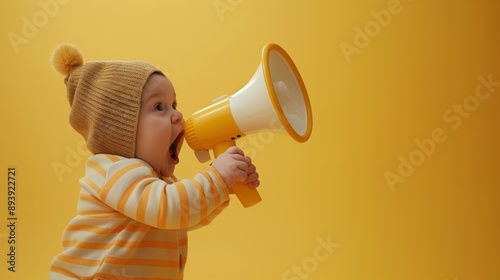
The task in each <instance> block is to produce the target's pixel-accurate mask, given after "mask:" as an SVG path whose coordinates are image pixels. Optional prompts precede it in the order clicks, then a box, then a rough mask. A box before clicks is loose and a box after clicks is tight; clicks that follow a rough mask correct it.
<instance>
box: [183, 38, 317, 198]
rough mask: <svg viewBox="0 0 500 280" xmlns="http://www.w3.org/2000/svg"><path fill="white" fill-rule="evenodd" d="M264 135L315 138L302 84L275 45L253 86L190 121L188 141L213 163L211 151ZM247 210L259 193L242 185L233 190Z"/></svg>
mask: <svg viewBox="0 0 500 280" xmlns="http://www.w3.org/2000/svg"><path fill="white" fill-rule="evenodd" d="M264 129H271V130H272V131H276V132H285V133H288V135H290V136H291V137H292V138H293V139H295V140H296V141H298V142H305V141H307V140H308V139H309V137H310V135H311V132H312V112H311V104H310V101H309V96H308V95H307V90H306V87H305V85H304V82H303V80H302V78H301V76H300V74H299V71H298V70H297V67H296V66H295V64H294V63H293V61H292V59H291V58H290V56H289V55H288V54H287V53H286V52H285V50H284V49H283V48H281V47H280V46H278V45H277V44H274V43H269V44H266V45H265V46H264V48H263V50H262V59H261V63H260V65H259V67H258V69H257V71H256V72H255V74H254V75H253V77H252V78H251V79H250V81H249V82H248V83H247V84H246V85H245V86H244V87H243V88H241V89H240V90H239V91H237V92H236V93H234V94H233V95H231V96H222V97H221V98H218V99H216V100H214V102H213V104H211V105H210V106H207V107H205V108H203V109H201V110H199V111H197V112H195V113H193V115H192V116H191V117H189V118H188V119H187V120H186V125H185V128H184V135H185V138H186V142H187V143H188V145H189V147H191V149H193V150H194V151H195V154H196V157H197V158H198V160H199V161H200V162H205V161H208V160H210V154H209V152H208V151H209V150H213V152H214V156H215V157H218V156H219V155H220V154H222V153H223V152H225V151H226V150H227V149H228V148H229V147H231V146H234V145H236V140H238V139H240V138H242V137H244V136H245V135H246V134H250V133H256V132H259V131H262V130H264ZM233 191H234V193H235V194H236V197H237V198H238V199H239V200H240V202H241V204H242V205H243V206H244V207H250V206H252V205H255V204H257V203H258V202H260V201H261V200H262V199H261V197H260V195H259V193H258V191H257V190H256V189H255V188H250V187H248V186H247V185H245V184H243V183H237V184H235V185H234V186H233Z"/></svg>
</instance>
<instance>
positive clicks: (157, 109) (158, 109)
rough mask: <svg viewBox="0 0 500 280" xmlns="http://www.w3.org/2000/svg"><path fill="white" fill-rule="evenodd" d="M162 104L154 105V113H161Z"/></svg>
mask: <svg viewBox="0 0 500 280" xmlns="http://www.w3.org/2000/svg"><path fill="white" fill-rule="evenodd" d="M163 109H164V108H163V104H161V103H156V105H155V111H163Z"/></svg>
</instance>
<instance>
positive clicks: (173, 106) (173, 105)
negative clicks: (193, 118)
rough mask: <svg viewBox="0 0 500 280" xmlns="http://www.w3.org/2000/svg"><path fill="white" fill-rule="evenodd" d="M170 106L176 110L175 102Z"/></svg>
mask: <svg viewBox="0 0 500 280" xmlns="http://www.w3.org/2000/svg"><path fill="white" fill-rule="evenodd" d="M172 108H174V110H177V102H174V103H172Z"/></svg>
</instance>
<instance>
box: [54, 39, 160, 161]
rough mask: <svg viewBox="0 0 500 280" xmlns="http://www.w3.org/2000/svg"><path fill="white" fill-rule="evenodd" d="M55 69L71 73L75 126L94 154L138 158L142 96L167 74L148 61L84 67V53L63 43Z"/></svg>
mask: <svg viewBox="0 0 500 280" xmlns="http://www.w3.org/2000/svg"><path fill="white" fill-rule="evenodd" d="M51 62H52V67H53V68H54V69H55V70H56V71H58V72H59V73H61V74H63V75H66V78H65V79H64V83H65V84H66V88H67V97H68V101H69V104H70V106H71V111H70V115H69V122H70V124H71V126H72V127H73V128H74V129H75V130H76V131H77V132H78V133H80V134H81V135H83V137H84V138H85V140H86V142H87V148H88V149H89V150H90V151H91V152H92V153H94V154H99V153H105V154H114V155H119V156H124V157H128V158H132V157H135V139H136V131H137V122H138V117H139V111H140V108H141V95H142V90H143V88H144V85H145V84H146V81H147V79H148V78H149V76H151V74H153V73H160V74H161V72H160V71H159V70H158V69H156V67H154V66H152V65H151V64H149V63H146V62H142V61H94V62H87V63H85V64H84V63H83V58H82V55H81V53H80V52H79V51H78V49H77V48H76V47H75V46H73V45H70V44H61V45H59V46H58V47H56V49H55V50H54V52H53V53H52V57H51Z"/></svg>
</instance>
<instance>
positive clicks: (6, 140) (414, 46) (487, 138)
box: [0, 0, 500, 280]
mask: <svg viewBox="0 0 500 280" xmlns="http://www.w3.org/2000/svg"><path fill="white" fill-rule="evenodd" d="M44 3H52V4H54V3H55V4H56V5H52V6H50V8H47V7H46V6H47V5H48V4H47V5H45V4H44ZM396 8H397V9H396ZM381 10H386V11H390V10H392V11H393V12H394V11H397V13H392V12H390V13H391V17H390V20H389V19H388V18H387V17H385V19H384V18H383V17H382V16H383V15H387V13H384V12H380V11H381ZM0 11H1V12H0V13H1V16H0V35H1V36H0V58H1V59H0V71H1V72H0V77H1V82H0V93H1V103H0V104H1V105H0V112H1V113H0V114H1V127H0V128H1V131H2V132H1V133H2V139H1V154H0V163H1V164H0V169H1V170H0V182H1V183H0V186H2V188H1V189H0V278H1V279H45V278H46V277H47V275H48V268H49V265H50V262H51V259H52V257H53V256H54V255H56V254H57V253H59V252H60V251H61V234H62V231H63V229H64V227H65V226H66V224H67V223H68V221H69V220H70V219H71V218H72V217H73V215H74V214H75V209H76V201H77V193H78V191H79V184H78V179H79V178H80V177H81V176H82V174H83V166H84V159H85V157H87V156H88V154H86V152H85V151H84V150H83V149H82V148H81V145H82V140H81V137H80V136H79V135H78V134H76V133H75V132H74V131H73V130H72V129H71V127H70V126H69V124H68V112H69V106H68V103H67V100H66V96H65V87H64V84H63V77H62V76H61V75H59V74H57V73H55V72H54V71H53V70H52V69H51V67H50V64H49V56H50V54H51V52H52V49H53V48H54V47H55V46H56V45H57V44H59V43H61V42H71V43H73V44H75V45H77V46H78V47H79V48H80V50H81V51H82V53H83V55H84V59H85V60H87V61H91V60H101V59H139V60H146V61H149V62H152V63H154V64H156V65H158V66H159V67H160V68H161V69H163V70H164V71H165V72H166V73H167V75H168V76H169V77H170V79H171V80H172V82H173V83H174V85H175V87H176V91H177V93H178V100H179V108H180V110H181V111H182V112H183V113H184V115H185V117H187V116H188V115H189V114H191V113H193V112H194V111H196V110H198V109H201V108H203V107H205V106H207V105H208V104H210V102H211V100H212V99H214V98H216V97H218V96H220V95H222V94H231V93H233V92H235V91H236V90H238V89H239V88H241V87H242V86H243V85H244V84H245V83H246V82H247V81H248V80H249V79H250V77H251V76H252V75H253V73H254V71H255V70H256V68H257V66H258V64H259V63H260V52H261V49H262V47H263V46H264V44H265V43H268V42H275V43H278V44H279V45H281V46H282V47H283V48H284V49H285V50H287V52H288V53H289V54H290V55H291V57H292V58H293V60H294V61H295V63H296V65H297V67H298V68H299V70H300V72H301V74H302V77H303V79H304V81H305V84H306V87H307V89H308V92H309V96H310V99H311V103H312V106H313V115H314V128H313V133H312V136H311V138H310V140H309V141H308V142H307V143H304V144H299V143H296V142H294V141H293V140H292V139H291V138H289V137H287V136H284V135H274V134H269V133H267V132H265V131H263V132H261V133H258V134H254V135H252V136H247V137H246V138H244V139H242V140H240V145H241V146H242V147H244V149H245V151H246V152H247V153H248V154H250V155H252V156H253V157H254V160H255V163H256V165H257V167H258V170H259V172H260V175H261V179H262V185H261V188H260V193H261V195H262V197H263V201H262V203H261V204H259V205H258V206H255V207H252V208H249V209H243V208H242V207H241V206H240V205H239V203H238V202H237V200H236V199H234V200H233V202H232V204H231V206H230V208H229V209H227V210H226V211H225V212H223V214H222V215H221V216H220V217H219V218H218V219H216V220H215V221H214V223H213V224H212V225H211V226H209V227H206V228H204V229H200V230H198V231H194V232H191V233H190V247H189V250H190V255H189V259H188V264H187V271H186V273H185V279H242V280H243V279H252V280H253V279H277V280H278V279H293V280H297V279H350V280H354V279H394V280H396V279H407V280H409V279H428V280H431V279H435V280H445V279H448V280H451V279H457V280H458V279H459V280H463V279H500V265H499V264H500V203H499V199H500V191H499V183H500V172H499V171H500V149H499V145H498V143H500V133H499V132H498V131H499V128H500V125H499V118H500V110H499V109H500V96H499V95H500V87H498V86H495V87H492V89H493V92H491V94H490V96H489V97H488V98H484V100H479V99H477V98H476V99H474V94H475V90H476V87H477V86H478V85H480V82H479V80H478V77H479V76H482V77H484V78H486V79H487V78H488V76H489V75H491V79H492V80H493V81H498V82H500V38H499V36H500V35H499V34H500V33H499V27H500V17H499V16H498V15H499V12H500V4H499V3H498V2H497V1H493V0H490V1H486V0H482V1H426V0H413V1H410V0H401V1H400V2H399V4H398V1H395V0H371V1H347V0H339V1H323V0H321V1H320V0H317V1H302V0H301V1H299V0H280V1H264V0H261V1H256V0H254V1H246V0H218V1H214V0H198V1H180V0H177V1H174V0H161V1H160V0H158V1H124V0H113V1H101V0H86V1H81V0H72V1H68V0H66V1H62V0H61V1H60V2H54V1H50V0H41V1H40V2H39V1H35V0H30V1H27V0H23V1H20V0H5V1H1V4H0ZM377 15H378V16H377ZM376 17H379V21H380V20H381V19H380V18H382V21H381V23H378V22H377V21H376ZM382 23H383V24H382ZM29 24H33V26H34V27H35V28H31V29H30V28H28V27H26V26H29ZM33 26H32V27H33ZM366 28H368V29H366ZM357 30H362V31H363V32H364V34H365V36H368V37H365V38H364V39H365V40H364V41H363V38H362V35H359V31H357ZM23 32H24V35H23ZM367 32H368V33H369V34H370V36H369V35H367ZM9 34H10V35H9ZM13 34H14V35H13ZM15 35H17V37H16V36H15ZM14 37H15V38H17V39H18V40H21V41H14V42H13V41H12V40H11V38H14ZM19 38H23V39H19ZM366 39H368V40H366ZM16 42H17V43H16ZM356 43H357V46H358V47H357V50H356V51H355V52H352V53H351V54H349V55H347V54H345V53H344V52H343V51H342V49H341V46H346V45H347V44H349V45H350V46H352V48H351V49H350V50H351V51H353V50H354V49H353V48H354V47H356ZM349 61H350V62H349ZM485 90H486V89H485V88H484V87H483V88H482V89H481V92H482V93H483V94H486V93H487V91H485ZM464 100H466V102H469V103H467V108H473V110H472V111H471V112H466V113H468V115H467V114H464V117H462V116H461V115H460V114H459V113H458V112H457V113H455V111H453V110H454V108H456V106H458V105H459V104H463V102H464ZM474 101H478V102H476V103H474ZM250 106H251V105H250ZM474 106H475V107H474ZM449 110H452V111H451V112H450V111H449ZM446 114H450V115H448V118H446V117H444V115H446ZM459 116H460V117H459ZM465 116H467V117H465ZM452 117H453V119H450V118H452ZM451 120H453V121H451ZM459 120H461V121H462V122H461V123H460V124H458V123H457V122H458V121H459ZM453 127H455V128H456V129H453ZM435 130H438V131H441V132H442V134H444V135H442V136H441V138H439V139H441V140H442V139H443V138H444V139H445V140H444V141H441V142H442V143H437V142H434V144H435V147H434V149H431V151H430V152H429V155H428V156H427V155H425V157H424V158H422V157H418V156H419V155H424V153H423V151H421V152H419V151H420V150H421V149H420V148H419V147H418V146H417V144H416V141H417V142H418V141H419V140H420V141H424V142H425V141H426V140H424V139H429V138H431V137H432V134H433V131H435ZM433 141H434V140H433ZM425 143H429V142H428V141H427V142H425ZM428 145H430V146H427V147H431V146H432V145H431V144H428ZM429 149H430V148H429ZM411 155H413V157H414V158H413V162H416V163H418V166H416V165H417V164H415V165H414V166H413V168H414V170H413V173H412V174H410V175H409V176H407V177H406V178H404V177H403V176H402V177H401V178H400V179H403V180H404V182H401V181H399V182H396V183H394V184H393V186H392V187H391V184H389V183H388V181H387V180H386V177H385V174H386V172H391V173H393V174H395V175H398V174H399V175H401V173H399V171H398V167H399V168H400V169H401V167H400V165H401V164H402V163H401V162H402V161H401V157H402V158H404V159H406V160H410V156H411ZM400 156H401V157H400ZM9 166H15V167H16V168H17V184H18V192H17V197H16V198H17V209H16V210H17V212H16V215H17V217H18V220H17V236H16V238H17V249H18V251H17V266H16V270H17V271H16V273H12V272H9V271H7V267H8V264H7V262H6V260H7V256H6V254H7V253H8V251H7V240H8V239H7V238H8V235H9V234H8V231H7V227H6V224H7V220H6V219H7V198H6V195H7V168H8V167H9ZM54 166H59V167H61V166H64V167H65V169H64V171H66V172H65V173H63V174H59V177H58V175H57V173H56V172H55V171H54ZM203 166H204V165H203V164H199V163H198V162H197V161H196V159H195V157H194V156H193V154H192V152H191V151H190V149H189V147H188V146H187V145H185V146H184V149H183V151H182V153H181V165H180V166H179V167H178V169H177V172H176V174H177V176H178V177H189V176H192V175H193V174H194V173H196V172H197V171H198V170H199V169H200V168H202V167H203ZM406 168H408V167H406ZM403 169H404V168H403ZM406 175H408V174H406ZM321 241H323V242H330V243H331V244H330V245H331V246H332V248H330V249H329V251H327V250H325V249H322V247H320V246H321ZM332 244H333V245H332ZM333 247H334V248H333Z"/></svg>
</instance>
